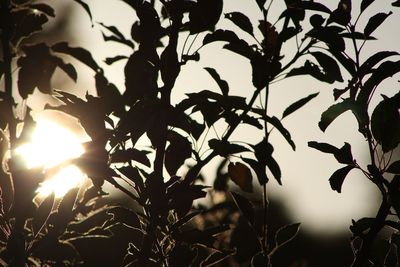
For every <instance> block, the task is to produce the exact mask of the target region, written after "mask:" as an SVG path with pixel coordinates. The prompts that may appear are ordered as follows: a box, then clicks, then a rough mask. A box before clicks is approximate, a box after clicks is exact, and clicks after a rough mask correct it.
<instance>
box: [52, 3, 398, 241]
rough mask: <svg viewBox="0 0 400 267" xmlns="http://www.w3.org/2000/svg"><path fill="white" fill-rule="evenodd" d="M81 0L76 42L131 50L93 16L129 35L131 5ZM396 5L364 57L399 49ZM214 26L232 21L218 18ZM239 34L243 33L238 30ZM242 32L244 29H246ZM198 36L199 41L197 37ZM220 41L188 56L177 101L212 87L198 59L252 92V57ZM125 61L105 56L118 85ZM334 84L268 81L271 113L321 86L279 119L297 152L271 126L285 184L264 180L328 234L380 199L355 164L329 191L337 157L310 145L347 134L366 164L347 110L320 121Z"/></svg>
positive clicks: (89, 86)
mask: <svg viewBox="0 0 400 267" xmlns="http://www.w3.org/2000/svg"><path fill="white" fill-rule="evenodd" d="M58 2H59V4H60V7H59V8H60V9H61V8H62V5H63V3H62V2H61V0H59V1H58ZM86 2H88V3H89V2H90V4H89V5H90V8H91V11H92V14H93V21H94V22H95V24H94V27H91V26H90V22H89V17H88V16H87V14H86V13H85V12H84V11H83V9H81V8H80V6H78V5H75V6H74V12H73V15H74V17H73V24H72V27H73V28H72V32H73V33H74V36H76V40H75V44H74V45H75V46H78V45H79V46H82V47H85V48H86V49H88V50H89V51H91V52H92V53H93V55H94V57H95V59H97V61H101V60H104V59H105V58H106V57H112V56H115V55H118V54H125V55H129V54H130V53H131V52H132V51H131V50H130V49H129V48H126V47H122V46H121V45H118V44H113V43H110V42H108V43H104V42H103V41H102V36H101V32H100V26H99V25H98V24H97V23H96V22H103V23H104V24H106V25H114V26H117V28H118V29H120V30H121V32H123V33H124V34H125V36H129V34H130V27H131V25H132V23H133V22H134V21H135V20H136V16H135V12H134V11H133V10H132V9H130V8H129V7H128V6H127V5H126V4H125V3H123V2H122V1H119V0H113V1H111V0H108V1H103V0H97V1H86ZM225 2H226V3H225V6H224V11H223V12H224V13H227V12H232V11H240V12H242V13H244V14H246V15H247V16H248V17H249V18H250V19H251V20H252V21H253V23H256V22H257V19H258V18H259V17H260V15H261V14H260V12H259V10H258V8H257V6H256V4H255V1H252V0H241V1H237V0H227V1H225ZM253 2H254V3H253ZM319 2H322V1H319ZM325 2H327V1H325ZM334 2H336V1H329V4H327V5H328V6H329V7H330V8H331V9H334V7H335V5H336V4H334ZM359 2H360V1H353V8H354V9H357V8H358V6H359ZM390 2H391V1H375V3H374V4H373V5H371V7H370V8H369V9H368V10H367V12H366V13H365V18H368V15H369V16H370V15H372V14H375V13H377V12H384V11H387V9H388V8H390ZM332 3H333V4H332ZM282 4H283V1H281V0H279V1H274V4H273V6H272V12H271V16H272V18H271V20H273V19H275V18H276V17H277V16H279V14H280V12H281V11H282ZM275 10H276V11H275ZM394 11H395V13H394V14H392V15H391V17H389V19H388V20H387V22H386V23H385V25H384V26H383V27H382V28H381V29H380V30H379V31H378V32H377V33H376V34H375V37H377V38H378V41H374V42H373V43H371V44H368V45H366V46H365V52H364V53H363V54H362V58H365V57H367V56H369V55H372V54H373V53H375V52H376V51H377V50H379V49H385V50H397V51H399V47H398V44H399V43H400V36H399V35H398V34H394V33H395V32H398V30H396V27H398V26H396V22H398V21H399V15H400V14H399V13H400V9H398V10H394ZM365 18H361V19H360V22H359V25H361V29H362V27H363V25H365V23H366V19H365ZM217 27H218V28H225V29H232V30H236V29H237V28H235V26H234V25H233V24H231V23H230V22H229V21H227V20H224V19H223V18H222V22H221V23H219V24H218V25H217ZM184 37H186V36H184ZM240 37H242V36H241V35H240ZM243 38H246V37H245V36H243ZM199 40H200V41H201V38H199ZM196 46H198V43H194V45H193V49H194V48H195V47H196ZM221 47H222V44H212V45H210V46H208V47H206V48H203V49H201V50H200V51H199V52H200V55H201V60H200V62H198V63H194V64H192V63H189V64H187V65H186V66H185V67H183V69H182V74H181V76H180V78H179V79H178V81H177V83H176V89H174V91H175V92H176V93H175V94H174V95H173V97H174V100H175V101H179V99H181V98H182V97H183V93H188V92H195V91H199V90H203V89H217V88H216V85H215V84H214V83H213V81H212V79H211V77H210V76H209V75H208V74H207V72H206V71H204V70H203V67H213V68H215V69H216V70H217V71H218V72H219V74H220V75H221V77H222V78H223V79H225V80H226V81H227V82H228V84H229V85H230V91H231V92H232V93H233V94H239V95H243V96H245V97H249V95H248V94H249V93H250V92H252V89H251V88H252V87H253V86H252V84H251V69H250V64H249V61H248V60H246V59H243V58H241V57H240V56H237V55H235V54H233V53H231V52H229V51H226V50H223V49H221ZM293 47H294V44H293V43H292V44H289V46H288V48H287V49H286V50H284V53H287V54H290V51H293ZM285 55H286V54H285ZM124 63H125V62H124V61H122V62H117V63H115V64H114V65H113V66H111V67H108V66H106V65H105V64H104V67H105V68H106V72H105V73H106V75H107V77H108V78H109V80H110V81H112V82H114V83H115V84H116V85H117V86H118V87H119V88H124V78H123V66H124ZM343 75H344V79H345V81H347V79H348V76H345V73H343ZM398 78H399V77H397V79H393V80H392V81H389V82H386V83H385V84H384V86H383V87H382V91H380V93H384V94H386V95H388V96H390V95H393V94H395V93H396V92H397V91H398V84H397V80H399V79H398ZM93 84H94V83H93V72H92V71H91V70H88V69H85V68H82V69H80V70H79V79H78V85H79V86H81V88H82V87H83V88H84V89H83V91H89V92H91V93H93V92H94V90H93ZM335 86H337V87H339V88H340V87H344V85H340V84H333V85H326V84H323V83H322V82H319V81H316V80H314V79H312V78H304V77H296V78H290V79H286V80H284V81H282V82H279V83H275V84H273V85H272V86H271V91H270V92H271V93H270V94H271V98H270V102H269V110H270V112H271V114H273V115H277V116H280V115H281V114H282V111H283V110H284V109H285V108H286V106H288V105H289V104H290V103H292V102H294V101H296V100H298V99H300V98H302V97H305V96H307V95H309V94H311V93H315V92H319V95H318V97H317V98H315V99H314V100H313V101H312V102H310V103H309V104H308V105H307V106H305V107H303V108H302V109H301V110H299V111H298V112H296V113H295V114H293V115H291V116H290V117H289V118H287V119H285V120H284V122H283V123H284V125H285V126H286V128H287V129H288V130H289V131H290V132H291V135H292V138H293V140H294V141H295V143H296V146H297V149H296V151H295V152H293V151H292V150H291V148H290V146H289V145H288V144H287V143H286V141H285V140H284V139H283V138H282V137H281V136H280V135H279V133H277V132H275V133H273V134H272V136H271V141H272V142H273V144H274V147H275V152H274V157H275V158H276V160H277V161H278V162H279V164H280V166H281V169H282V182H283V186H279V185H278V184H277V183H276V181H275V180H274V179H271V180H270V182H269V183H268V195H269V196H270V199H271V201H274V199H277V200H280V201H282V203H283V205H284V206H285V207H286V208H287V209H288V210H289V212H290V216H291V219H292V220H293V222H302V228H303V230H305V231H310V232H312V233H315V234H326V235H329V234H335V233H338V232H343V231H348V226H349V225H350V224H351V219H359V218H361V217H365V216H375V215H374V214H375V212H376V210H377V207H378V205H379V202H380V201H379V192H378V191H377V189H376V188H375V186H374V185H373V184H372V183H371V182H369V181H367V180H366V179H365V177H363V176H362V174H361V173H360V172H358V171H352V172H351V173H350V174H349V176H348V177H347V178H346V181H345V183H344V185H343V190H342V193H341V194H339V193H337V192H335V191H332V190H331V188H330V186H329V182H328V179H329V177H330V175H331V174H332V173H333V172H334V171H335V170H336V169H338V168H340V167H341V166H340V164H338V163H337V162H336V161H335V159H334V158H333V157H332V156H331V155H327V154H323V153H321V152H319V151H317V150H313V149H311V148H309V147H308V146H307V142H308V141H318V142H327V143H331V144H333V145H336V146H339V147H341V146H342V145H343V143H344V142H349V143H350V144H351V145H352V151H353V155H354V156H355V158H357V162H358V163H359V164H360V165H364V166H365V165H366V164H367V163H368V156H367V143H366V142H365V140H363V137H362V136H361V134H359V133H358V131H357V125H356V121H355V119H354V118H353V117H352V115H351V114H350V113H345V114H343V115H342V116H341V117H340V118H339V119H337V120H336V121H335V122H334V123H333V124H332V125H331V126H330V127H329V128H328V129H327V131H326V132H325V133H323V132H321V131H320V130H319V128H318V121H319V119H320V114H321V113H322V112H323V111H324V110H326V109H327V108H328V107H329V106H330V105H332V104H333V103H334V100H333V96H332V90H333V88H335ZM376 99H377V100H376V101H375V102H374V103H373V105H376V104H377V103H378V102H379V101H380V99H379V97H377V98H376ZM243 136H246V138H248V139H250V140H260V138H261V135H260V134H259V133H256V132H253V131H252V132H249V130H248V128H244V127H242V128H239V129H238V131H236V132H235V134H234V135H233V136H232V138H231V139H230V140H238V139H240V138H241V137H243ZM215 164H216V162H214V163H212V164H210V166H208V167H207V171H205V172H204V174H205V177H208V178H207V180H208V182H209V183H212V181H213V173H214V169H213V168H214V166H215Z"/></svg>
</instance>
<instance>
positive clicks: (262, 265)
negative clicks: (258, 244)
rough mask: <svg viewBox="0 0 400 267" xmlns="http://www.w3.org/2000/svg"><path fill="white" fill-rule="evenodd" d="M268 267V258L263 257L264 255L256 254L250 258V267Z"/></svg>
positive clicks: (261, 253)
mask: <svg viewBox="0 0 400 267" xmlns="http://www.w3.org/2000/svg"><path fill="white" fill-rule="evenodd" d="M266 266H270V263H269V257H268V256H266V255H264V253H263V252H262V251H261V252H258V253H257V254H256V255H254V256H253V258H251V267H266Z"/></svg>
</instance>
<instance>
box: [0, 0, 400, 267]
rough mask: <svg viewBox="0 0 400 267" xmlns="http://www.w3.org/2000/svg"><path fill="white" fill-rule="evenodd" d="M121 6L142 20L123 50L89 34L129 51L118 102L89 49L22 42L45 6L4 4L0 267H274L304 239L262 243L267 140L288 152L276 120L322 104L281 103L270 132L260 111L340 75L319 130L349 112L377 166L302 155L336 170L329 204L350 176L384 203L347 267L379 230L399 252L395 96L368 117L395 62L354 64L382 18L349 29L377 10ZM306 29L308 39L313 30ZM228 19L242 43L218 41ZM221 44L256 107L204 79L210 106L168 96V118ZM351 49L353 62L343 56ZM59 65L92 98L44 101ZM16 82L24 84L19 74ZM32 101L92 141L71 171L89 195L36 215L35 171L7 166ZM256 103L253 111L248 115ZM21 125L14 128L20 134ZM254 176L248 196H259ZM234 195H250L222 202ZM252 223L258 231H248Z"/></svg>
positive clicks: (215, 0)
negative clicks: (213, 171) (251, 13)
mask: <svg viewBox="0 0 400 267" xmlns="http://www.w3.org/2000/svg"><path fill="white" fill-rule="evenodd" d="M74 2H75V4H78V5H80V6H81V7H82V8H83V9H84V10H85V11H86V12H87V14H88V16H89V19H90V21H91V23H92V24H94V23H95V22H94V21H96V19H95V18H93V16H92V13H91V11H90V6H89V5H88V4H87V3H85V2H84V1H81V0H79V1H78V0H75V1H74ZM124 2H125V3H126V4H127V6H128V7H129V8H132V9H133V10H134V11H135V12H136V15H137V20H133V21H132V30H131V36H130V37H126V36H125V35H124V34H122V33H121V32H120V30H119V29H118V28H117V27H115V26H110V25H105V24H103V23H101V22H99V25H100V26H101V28H102V29H103V30H104V32H102V33H103V37H104V41H105V42H117V43H119V44H121V45H124V46H127V47H129V48H130V49H131V54H129V55H114V56H112V57H109V58H107V59H106V60H105V62H106V64H109V65H111V64H114V63H115V62H117V61H120V60H126V61H124V62H125V65H124V74H125V88H117V87H116V86H115V85H114V84H113V83H111V82H109V81H108V80H107V78H106V73H105V71H104V70H103V68H102V67H101V65H99V64H98V63H97V62H96V61H95V60H94V59H93V57H92V55H91V53H90V51H88V50H86V49H85V48H82V47H74V46H71V45H70V44H69V43H68V42H65V41H60V42H58V43H55V44H47V43H45V42H41V41H39V42H31V39H30V37H31V36H32V35H33V34H34V33H36V32H38V31H40V30H41V29H42V26H43V25H44V24H45V23H46V22H47V21H48V19H49V17H54V16H55V13H54V10H53V9H52V7H51V6H50V5H48V4H44V3H36V2H35V1H9V0H1V2H0V3H1V6H0V26H1V31H0V36H1V41H2V61H0V75H1V77H2V79H3V81H4V82H3V84H4V89H2V90H1V91H0V110H1V112H0V128H1V131H0V133H1V135H0V141H1V144H2V145H1V147H0V152H1V153H0V156H1V159H2V162H4V164H3V165H4V166H3V168H2V169H1V171H0V179H1V181H0V186H1V187H0V188H1V191H0V200H1V202H0V204H1V205H0V226H1V227H0V230H1V233H0V244H1V246H2V249H1V250H0V264H2V265H3V266H25V265H26V264H28V265H32V266H43V265H45V264H48V265H50V266H52V265H55V266H211V265H215V264H218V263H220V262H224V261H225V262H228V261H231V262H236V263H239V264H246V263H247V264H251V265H252V266H270V265H272V264H273V258H274V254H275V253H276V251H278V250H279V251H281V250H283V249H285V245H286V244H287V243H288V242H290V241H291V240H292V239H293V238H295V236H296V234H297V233H298V231H299V226H300V224H298V223H295V224H290V225H286V226H282V227H281V228H280V229H279V230H278V231H277V232H276V233H275V235H272V234H273V233H269V232H267V211H268V200H267V196H266V185H267V183H268V182H269V180H270V178H271V177H273V178H274V180H275V181H276V182H277V183H279V184H282V180H283V179H282V176H283V175H282V171H281V168H280V166H279V163H278V162H277V161H276V160H275V158H274V150H275V147H274V144H273V143H272V142H271V140H270V138H269V136H270V133H271V131H273V130H276V131H278V132H279V133H280V134H281V135H282V138H283V139H284V140H286V141H287V143H288V145H289V146H290V147H291V148H292V149H293V150H295V148H296V145H295V143H294V142H293V140H292V137H291V134H290V133H289V131H288V130H287V129H286V127H285V125H284V122H283V121H284V118H286V117H287V116H289V115H291V114H292V113H293V112H295V111H297V110H298V109H300V108H301V107H303V106H304V105H305V104H307V103H308V102H309V101H311V100H312V99H314V98H315V97H317V95H318V93H313V94H311V95H309V96H305V97H303V98H301V99H299V100H298V101H296V102H295V103H292V104H288V107H287V108H286V109H285V111H284V112H283V114H282V116H280V117H278V116H276V115H273V114H271V112H270V111H269V110H268V101H269V92H270V85H271V84H272V83H274V82H277V81H279V80H281V79H285V78H289V77H292V76H297V75H309V76H311V77H314V78H316V79H318V80H320V81H322V82H324V83H328V84H332V83H343V82H344V78H343V76H342V72H343V70H345V71H346V72H347V74H348V77H350V80H349V82H348V85H347V86H346V87H345V88H343V89H334V90H333V94H334V97H335V100H338V99H339V98H340V99H341V100H340V102H338V103H336V104H334V105H333V106H331V107H329V108H328V109H327V110H326V111H325V112H324V113H323V114H322V116H321V121H320V123H319V126H320V128H321V130H322V131H325V130H326V129H327V127H329V125H330V124H331V123H332V122H333V121H334V120H335V119H336V118H337V117H339V116H340V115H341V114H342V113H344V112H346V111H348V110H351V111H352V113H353V114H354V116H355V117H356V119H357V123H358V128H359V132H360V133H361V134H362V135H363V136H364V137H365V139H366V143H367V144H368V147H369V150H370V157H371V163H370V164H369V165H368V166H366V167H363V166H360V165H358V163H357V161H356V160H355V158H354V157H353V155H352V151H351V145H350V144H348V143H345V144H344V146H343V147H341V148H337V147H335V146H333V145H330V144H327V143H319V142H315V141H311V142H309V146H310V147H312V148H315V149H317V150H320V151H322V152H324V153H330V154H332V155H333V156H334V157H335V158H336V160H337V161H338V162H339V163H341V164H344V166H343V167H341V168H340V169H338V170H337V171H335V172H334V173H333V174H332V176H331V178H330V179H329V182H330V184H331V187H332V189H333V190H336V191H337V192H339V193H340V192H341V189H342V185H343V183H344V181H345V178H346V176H347V174H348V173H349V172H350V171H351V170H353V169H358V170H361V171H362V173H363V174H364V175H365V176H366V177H367V179H369V180H370V181H372V182H373V183H374V184H375V185H376V186H377V187H378V188H379V190H380V191H381V193H382V204H381V207H380V208H379V211H378V213H377V216H376V218H362V219H360V220H358V221H354V222H353V225H352V226H351V227H350V229H351V231H352V232H353V237H354V240H356V239H361V240H362V241H363V242H362V245H361V246H360V247H359V248H357V249H356V253H355V260H354V263H353V266H366V263H367V261H369V260H374V259H373V255H372V254H371V246H372V243H373V241H374V240H375V238H376V236H377V234H378V233H379V231H380V230H381V229H382V228H384V227H391V228H394V229H395V230H394V231H393V236H392V238H391V239H390V242H391V244H393V245H396V247H397V246H398V245H397V244H398V243H397V242H398V233H397V230H398V229H400V226H399V225H398V222H397V221H396V220H389V217H388V216H389V215H391V214H392V213H393V214H395V215H396V216H397V214H398V212H399V210H400V206H399V183H400V176H399V175H400V173H399V169H400V168H399V160H398V159H392V158H391V155H392V153H393V151H394V149H395V148H396V147H397V146H398V144H399V142H400V128H399V127H400V115H399V112H398V111H399V108H400V94H399V93H397V94H395V95H394V96H382V100H381V102H380V103H379V104H378V105H377V106H376V107H371V106H370V102H371V99H372V98H375V97H376V95H375V94H376V92H377V91H378V88H379V86H380V84H381V83H382V82H383V81H384V80H385V79H388V78H390V77H391V76H393V75H395V74H397V73H398V72H399V71H400V64H399V62H400V61H398V60H397V61H391V60H389V59H388V58H389V57H390V58H396V57H398V53H397V52H392V51H381V52H378V53H376V54H374V55H372V56H370V57H369V58H367V59H366V60H365V61H364V62H361V58H360V53H361V50H362V48H363V47H364V44H365V43H366V42H367V41H370V40H374V39H375V38H374V37H373V36H372V34H373V33H374V32H375V30H377V29H378V27H379V26H380V25H381V24H382V23H383V22H384V21H385V20H386V19H387V18H388V17H389V16H390V15H391V14H392V12H389V13H378V14H376V15H374V16H372V17H371V18H370V19H369V20H368V22H367V24H366V25H365V27H364V30H363V31H362V32H361V31H359V30H358V28H359V25H358V20H359V17H360V16H362V15H363V12H364V10H365V9H367V8H368V6H369V5H370V4H372V2H373V0H363V1H362V2H361V7H360V13H359V14H358V17H357V18H356V19H355V20H354V19H353V18H352V14H353V13H354V12H352V9H351V8H352V3H351V1H350V0H341V1H339V3H338V6H337V8H336V9H334V10H330V9H329V8H328V7H326V6H324V5H323V4H321V3H318V2H314V1H302V0H287V1H285V4H286V5H285V9H284V10H282V11H281V15H280V16H279V19H278V21H277V22H275V23H272V21H271V18H270V13H271V7H273V5H272V3H273V1H268V3H267V1H265V0H264V1H263V0H256V1H255V2H256V4H257V6H258V8H259V11H260V17H259V18H257V19H258V20H257V21H255V20H253V18H251V19H250V18H248V17H247V16H246V15H244V14H243V13H241V12H239V11H235V12H231V13H226V14H224V15H223V16H222V11H223V4H224V1H223V0H198V1H190V0H170V1H167V0H160V1H150V2H148V1H141V0H124ZM154 2H156V3H154ZM393 6H398V3H397V2H394V3H393ZM309 15H311V16H309ZM222 17H224V18H222ZM306 18H309V22H310V25H311V26H310V27H311V28H310V29H309V30H308V31H306V30H305V29H307V27H308V24H307V23H308V22H307V20H306ZM222 19H225V20H227V21H230V22H231V23H232V24H233V25H232V26H235V27H236V30H235V31H232V30H228V29H221V28H218V24H217V23H218V21H219V20H222ZM96 23H97V22H96ZM256 23H257V24H256ZM255 25H256V26H257V27H254V26H255ZM239 33H240V34H239ZM185 35H186V36H187V37H186V39H185V37H184V36H185ZM198 36H199V37H201V38H203V39H202V41H201V45H200V47H198V48H197V49H196V51H195V52H192V53H190V50H191V47H192V45H190V47H189V48H188V47H186V45H187V41H188V39H189V38H190V37H193V38H197V37H198ZM239 36H246V38H244V37H243V39H242V38H240V37H239ZM289 41H297V42H298V46H297V50H296V51H292V52H293V54H285V55H282V51H283V49H284V48H285V46H286V45H287V44H288V42H289ZM216 42H222V43H223V48H224V49H226V50H228V51H230V52H232V53H234V54H236V56H241V57H244V58H245V59H246V60H248V62H249V63H250V65H251V77H249V79H251V81H252V84H253V88H246V90H247V91H246V94H247V95H249V96H250V97H249V98H248V99H247V98H245V97H242V96H238V95H234V94H232V93H231V91H230V86H229V83H228V81H226V80H224V79H223V77H221V75H220V74H219V73H218V71H217V70H216V69H214V68H211V67H206V68H205V71H206V72H207V73H208V74H209V75H210V78H211V79H212V80H213V81H215V83H216V85H217V86H218V88H219V90H220V92H219V91H218V92H216V91H213V90H207V89H206V90H202V91H198V92H194V93H187V92H177V93H180V94H181V95H184V97H183V100H181V101H180V102H179V103H177V104H172V101H171V94H172V92H174V93H175V91H173V90H174V89H176V88H175V83H176V80H177V79H178V77H180V75H182V74H181V70H182V69H183V68H185V67H186V66H185V65H186V64H187V63H188V62H190V61H194V62H196V61H198V60H199V59H200V57H201V49H202V48H203V47H206V46H211V45H213V44H214V43H216ZM349 43H351V44H352V45H353V48H352V49H353V50H354V55H355V56H354V58H353V57H350V56H349V53H348V50H349V48H348V44H349ZM182 46H183V48H182V49H178V48H181V47H182ZM185 50H186V52H185ZM179 51H182V52H181V53H180V54H178V52H179ZM285 53H286V52H285ZM68 58H69V59H72V58H74V59H75V60H78V61H80V62H82V63H83V64H85V65H86V66H87V67H88V68H89V69H91V70H93V72H94V78H95V87H96V91H97V95H95V96H94V95H90V94H86V97H85V99H81V98H79V97H77V96H75V95H74V94H72V93H69V92H65V91H63V90H57V91H56V90H54V89H53V87H52V85H51V78H52V76H53V74H54V71H55V70H56V68H59V69H61V70H62V71H63V72H64V73H65V74H66V75H67V76H68V77H70V78H71V79H72V80H74V81H76V80H77V76H78V72H77V71H76V70H75V67H74V66H73V65H72V64H71V63H66V62H65V61H64V60H66V59H68ZM299 64H301V65H300V66H299ZM14 68H17V69H18V71H17V72H16V74H14V72H13V71H12V70H13V69H14ZM14 81H17V82H16V83H14ZM36 88H37V89H38V90H39V91H40V92H42V93H44V94H49V95H51V96H53V97H55V98H57V99H58V100H60V101H61V102H62V103H63V104H62V105H60V106H50V105H48V106H47V107H46V108H48V109H53V110H58V111H61V112H64V113H67V114H69V115H71V116H73V117H75V118H77V119H79V122H80V124H81V125H82V127H83V128H84V129H85V131H86V133H87V135H88V136H89V137H90V141H89V142H87V143H85V144H84V146H85V152H84V153H83V155H81V156H80V157H79V158H77V159H74V163H75V164H76V165H77V166H79V167H80V169H81V170H82V171H83V172H85V173H86V174H87V176H88V177H89V178H90V180H91V185H90V187H82V188H80V189H78V188H75V189H71V190H70V191H69V192H68V193H67V194H66V195H65V196H64V197H63V198H62V199H61V200H58V199H56V198H55V196H54V194H50V195H49V196H48V197H47V198H45V199H44V200H42V201H41V202H40V203H38V204H37V203H34V202H33V199H34V198H35V190H36V188H37V186H38V184H39V183H40V182H41V181H43V179H44V173H45V170H44V169H43V168H41V167H40V168H36V169H28V168H27V167H26V166H25V165H24V163H23V162H22V159H21V156H20V155H18V154H17V153H15V148H17V147H18V146H19V145H21V144H23V143H25V142H27V141H28V139H29V133H30V132H31V131H32V129H33V128H34V127H35V121H34V120H33V118H32V117H31V115H30V109H29V108H28V109H27V111H26V112H25V114H24V116H23V118H20V117H17V116H16V114H17V112H16V110H17V109H18V108H19V107H20V106H19V104H20V103H18V101H19V99H20V98H22V100H21V101H22V102H23V103H26V100H27V99H29V97H30V95H31V94H32V93H33V92H34V91H35V90H36ZM185 93H186V94H185ZM346 95H348V96H347V97H346ZM260 98H261V99H263V100H262V101H261V104H259V105H258V104H257V103H256V100H258V99H260ZM283 101H285V100H283ZM217 123H219V124H223V125H224V127H225V131H222V132H221V133H220V134H217V136H213V135H212V134H210V132H212V130H213V129H215V127H216V124H217ZM19 124H21V125H23V127H22V131H21V133H20V134H18V135H17V126H18V125H19ZM241 124H246V125H248V126H249V127H252V128H254V130H255V131H259V132H261V133H262V135H263V138H262V139H261V140H250V139H248V138H246V137H244V138H243V140H232V134H233V133H234V132H235V131H236V129H237V128H238V126H239V125H241ZM210 129H211V131H210ZM139 139H141V140H142V139H145V140H146V141H147V142H148V144H149V148H148V149H146V150H142V149H141V148H140V147H139V146H138V142H139ZM205 144H208V146H207V145H205ZM205 146H207V147H205ZM213 159H219V160H220V161H221V164H220V166H219V168H218V170H217V178H216V180H215V182H214V189H213V190H216V191H222V192H223V194H224V196H225V200H224V201H223V202H222V203H219V204H214V205H212V206H210V207H202V206H201V205H200V206H199V205H195V204H194V202H195V201H196V200H198V199H200V198H204V197H205V196H206V195H207V191H205V190H206V189H207V188H208V186H206V185H204V184H203V183H202V181H201V170H202V169H203V168H204V167H205V166H206V165H207V164H208V163H209V162H210V161H212V160H213ZM226 166H227V167H226ZM253 175H255V177H256V178H257V181H258V183H253ZM311 175H312V174H311ZM229 180H232V182H233V183H235V184H236V185H237V186H238V187H239V189H240V191H244V192H234V191H231V190H229V185H228V182H229ZM104 183H109V184H111V185H113V186H115V187H116V188H117V189H118V190H120V191H121V192H123V193H125V194H126V195H127V197H128V198H129V200H130V202H131V203H130V204H129V205H110V204H109V203H108V204H107V201H105V198H106V195H107V194H106V193H105V192H104V191H103V185H104ZM256 184H257V185H256ZM255 186H257V187H260V188H262V191H263V197H262V198H263V201H262V202H263V203H262V205H257V204H256V203H254V202H253V201H251V198H249V197H248V195H247V194H246V193H252V192H253V190H254V187H255ZM260 210H261V213H262V216H261V218H259V217H257V216H256V214H257V213H259V211H260ZM256 217H257V218H256ZM216 218H218V219H216ZM199 222H201V223H199ZM267 235H268V236H267ZM268 240H273V241H272V242H270V241H268ZM108 248H112V249H108Z"/></svg>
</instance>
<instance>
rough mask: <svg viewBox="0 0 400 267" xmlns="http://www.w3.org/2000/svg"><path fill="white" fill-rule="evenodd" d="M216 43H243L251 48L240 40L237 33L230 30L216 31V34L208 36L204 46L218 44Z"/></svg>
mask: <svg viewBox="0 0 400 267" xmlns="http://www.w3.org/2000/svg"><path fill="white" fill-rule="evenodd" d="M216 41H223V42H228V43H243V44H245V45H247V46H248V47H249V45H248V44H247V43H246V42H245V41H243V40H242V39H240V38H239V37H238V36H237V35H236V33H234V32H233V31H229V30H220V29H218V30H216V31H215V32H212V33H209V34H207V35H206V36H205V37H204V39H203V45H206V44H209V43H212V42H216Z"/></svg>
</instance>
